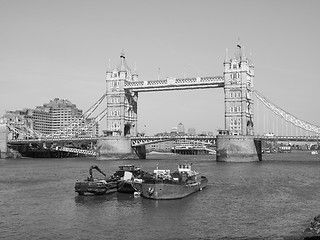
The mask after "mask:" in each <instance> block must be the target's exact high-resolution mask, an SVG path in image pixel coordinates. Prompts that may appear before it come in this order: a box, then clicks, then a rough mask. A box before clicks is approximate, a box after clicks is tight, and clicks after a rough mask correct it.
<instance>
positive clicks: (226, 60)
mask: <svg viewBox="0 0 320 240" xmlns="http://www.w3.org/2000/svg"><path fill="white" fill-rule="evenodd" d="M228 53H229V50H228V48H226V56H225V59H224V62H229V60H230V59H229V54H228Z"/></svg>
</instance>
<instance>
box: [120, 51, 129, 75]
mask: <svg viewBox="0 0 320 240" xmlns="http://www.w3.org/2000/svg"><path fill="white" fill-rule="evenodd" d="M118 71H119V72H126V71H130V68H129V66H128V64H127V61H126V57H125V55H124V51H123V50H122V51H121V54H120V64H119V66H118Z"/></svg>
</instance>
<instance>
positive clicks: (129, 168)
mask: <svg viewBox="0 0 320 240" xmlns="http://www.w3.org/2000/svg"><path fill="white" fill-rule="evenodd" d="M144 175H145V172H144V171H142V170H141V168H139V167H135V166H134V165H121V166H119V170H117V171H116V172H115V173H114V174H113V176H114V178H117V179H119V180H118V186H117V188H118V192H122V193H134V192H136V191H137V188H136V187H135V185H134V183H141V182H142V177H143V176H144Z"/></svg>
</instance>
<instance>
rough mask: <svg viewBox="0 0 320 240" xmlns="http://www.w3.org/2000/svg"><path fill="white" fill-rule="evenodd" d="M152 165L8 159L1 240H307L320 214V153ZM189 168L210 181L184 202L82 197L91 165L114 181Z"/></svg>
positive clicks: (165, 159)
mask: <svg viewBox="0 0 320 240" xmlns="http://www.w3.org/2000/svg"><path fill="white" fill-rule="evenodd" d="M147 158H148V159H147V160H139V159H137V160H114V161H97V160H95V159H94V158H72V159H32V158H28V159H0V166H1V167H0V205H1V208H0V216H1V220H0V229H1V236H0V239H300V238H299V237H300V236H301V233H302V232H303V230H304V229H305V228H306V227H307V226H308V224H309V222H310V221H311V219H312V218H313V217H314V216H316V215H317V214H320V171H319V170H320V154H319V155H311V153H310V152H300V153H288V154H269V155H264V156H263V159H264V160H263V161H262V162H253V163H218V162H215V156H212V155H202V156H201V155H199V156H190V155H189V156H186V155H185V156H182V155H163V154H153V155H148V156H147ZM181 162H192V163H193V168H194V169H195V170H197V171H198V172H201V175H204V176H207V178H208V180H209V182H208V186H207V187H206V188H205V189H203V190H202V191H199V192H197V193H195V194H192V195H190V196H188V197H186V198H184V199H180V200H162V201H161V200H158V201H155V200H149V199H144V198H142V197H139V196H133V195H130V194H120V193H112V194H109V195H105V196H78V195H77V194H76V193H75V192H74V184H75V182H76V180H77V179H78V180H83V179H84V178H86V177H87V176H88V174H89V172H88V171H89V168H90V166H91V165H98V166H99V167H100V168H101V169H102V170H103V171H104V172H105V173H106V174H107V175H111V174H113V172H114V171H115V170H116V169H117V168H118V166H119V165H123V164H134V165H135V166H138V167H141V168H142V169H143V170H146V171H150V172H151V171H153V169H155V168H156V167H157V165H158V167H159V169H171V170H174V169H176V167H177V164H178V163H181ZM94 176H97V177H98V176H99V177H100V176H101V175H99V173H97V172H94Z"/></svg>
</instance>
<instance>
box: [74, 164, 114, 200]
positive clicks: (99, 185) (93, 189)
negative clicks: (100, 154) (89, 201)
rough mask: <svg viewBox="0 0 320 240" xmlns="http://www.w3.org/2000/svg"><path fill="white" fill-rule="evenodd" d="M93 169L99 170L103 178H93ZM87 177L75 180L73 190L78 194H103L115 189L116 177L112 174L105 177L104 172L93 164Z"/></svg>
mask: <svg viewBox="0 0 320 240" xmlns="http://www.w3.org/2000/svg"><path fill="white" fill-rule="evenodd" d="M93 169H95V170H97V171H98V172H100V173H101V174H102V175H103V176H104V178H102V179H97V178H93V174H92V170H93ZM89 175H90V176H89V177H88V178H87V179H85V180H83V181H81V182H79V181H77V182H76V184H75V187H74V189H75V192H77V193H78V194H79V195H103V194H109V193H112V192H116V191H117V183H118V179H117V178H115V177H114V176H111V177H110V178H107V177H106V174H105V173H104V172H103V171H101V169H100V168H99V167H98V166H96V165H94V166H91V167H90V169H89Z"/></svg>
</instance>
